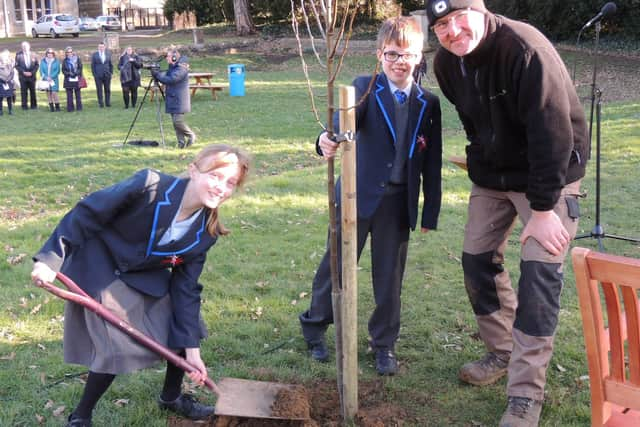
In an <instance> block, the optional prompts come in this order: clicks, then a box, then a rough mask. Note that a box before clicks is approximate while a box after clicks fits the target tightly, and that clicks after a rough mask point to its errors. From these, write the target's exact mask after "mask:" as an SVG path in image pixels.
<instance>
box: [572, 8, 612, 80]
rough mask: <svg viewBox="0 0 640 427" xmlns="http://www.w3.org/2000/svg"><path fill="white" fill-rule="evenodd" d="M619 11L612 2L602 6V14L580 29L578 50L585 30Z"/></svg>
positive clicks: (573, 78)
mask: <svg viewBox="0 0 640 427" xmlns="http://www.w3.org/2000/svg"><path fill="white" fill-rule="evenodd" d="M617 10H618V7H617V6H616V4H615V3H614V2H612V1H610V2H609V3H607V4H605V5H604V6H602V9H600V12H598V14H597V15H596V16H594V17H593V18H591V19H589V21H587V23H586V24H584V25H583V26H582V28H580V31H579V32H578V39H577V40H576V48H577V47H578V45H580V37H581V36H582V32H583V31H584V30H586V29H587V28H589V27H590V26H592V25H593V24H595V23H597V22H600V21H602V20H603V19H604V18H608V17H609V16H611V15H613V14H614V13H616V11H617ZM572 80H573V81H574V83H575V81H576V59H574V61H573V76H572Z"/></svg>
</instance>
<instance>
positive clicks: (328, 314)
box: [299, 190, 410, 351]
mask: <svg viewBox="0 0 640 427" xmlns="http://www.w3.org/2000/svg"><path fill="white" fill-rule="evenodd" d="M338 210H339V209H338ZM337 216H338V218H337V224H338V229H337V239H338V268H340V266H341V254H340V251H341V245H340V242H341V239H342V238H341V229H340V214H339V212H338V215H337ZM409 232H410V228H409V213H408V208H407V192H406V190H405V191H402V192H399V193H395V194H389V195H386V196H384V197H383V198H382V201H381V202H380V206H378V208H377V209H376V211H375V213H374V214H373V215H372V217H371V218H367V219H363V218H358V242H357V251H358V259H360V255H361V254H362V250H363V248H364V246H365V243H366V242H367V237H368V236H369V235H371V281H372V285H373V295H374V299H375V308H374V310H373V313H371V316H370V318H369V324H368V326H369V336H370V338H371V340H370V345H371V348H372V349H373V350H375V351H377V350H393V349H394V347H395V343H396V341H397V340H398V336H399V334H400V308H401V304H400V294H401V291H402V278H403V275H404V268H405V264H406V261H407V250H408V245H409ZM327 246H328V244H327ZM329 263H330V254H329V250H328V249H327V251H326V253H325V254H324V257H323V258H322V261H321V262H320V266H319V267H318V270H317V271H316V275H315V277H314V279H313V285H312V294H311V305H310V307H309V309H308V310H307V311H305V312H304V313H302V314H300V316H299V320H300V325H301V327H302V334H303V336H304V339H305V341H307V342H308V343H310V344H315V343H317V342H319V341H322V340H323V339H324V334H325V332H326V330H327V327H328V326H329V324H331V323H333V307H332V305H331V269H330V265H329Z"/></svg>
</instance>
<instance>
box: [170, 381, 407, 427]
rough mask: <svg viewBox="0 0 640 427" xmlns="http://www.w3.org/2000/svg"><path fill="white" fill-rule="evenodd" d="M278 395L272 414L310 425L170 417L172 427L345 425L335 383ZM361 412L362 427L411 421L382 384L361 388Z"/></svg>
mask: <svg viewBox="0 0 640 427" xmlns="http://www.w3.org/2000/svg"><path fill="white" fill-rule="evenodd" d="M284 393H285V394H282V395H280V394H279V395H277V396H276V399H275V401H274V404H273V405H272V414H273V415H274V416H281V417H287V416H291V417H300V416H301V415H302V416H304V415H303V414H309V415H310V418H309V419H308V420H306V421H295V420H273V419H257V418H242V417H217V418H215V419H212V420H205V421H191V420H186V419H183V418H178V417H175V416H171V417H169V420H168V423H167V426H169V427H192V426H198V427H320V426H322V427H337V426H339V425H341V421H342V419H341V416H340V398H339V396H338V392H337V389H336V383H335V381H319V382H316V383H313V384H311V385H309V386H308V387H307V388H305V387H303V386H297V387H295V388H293V389H292V390H287V391H286V392H284ZM358 403H359V410H358V413H357V414H356V417H355V419H354V424H355V425H356V426H358V427H395V426H398V427H399V426H402V425H403V424H404V423H405V422H406V421H408V420H409V419H410V418H411V415H410V414H408V413H407V411H406V410H405V409H403V408H401V407H399V406H397V405H394V404H392V403H390V402H388V401H387V399H386V396H385V387H384V385H383V384H382V381H381V380H376V381H371V382H360V384H358Z"/></svg>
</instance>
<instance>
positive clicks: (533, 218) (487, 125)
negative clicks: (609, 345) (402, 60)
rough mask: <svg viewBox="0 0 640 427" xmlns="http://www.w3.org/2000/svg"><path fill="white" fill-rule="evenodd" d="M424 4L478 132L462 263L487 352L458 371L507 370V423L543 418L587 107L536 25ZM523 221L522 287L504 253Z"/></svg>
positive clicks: (457, 96) (471, 136)
mask: <svg viewBox="0 0 640 427" xmlns="http://www.w3.org/2000/svg"><path fill="white" fill-rule="evenodd" d="M426 12H427V17H428V19H429V25H430V26H431V27H432V29H433V32H434V34H435V35H436V37H437V38H438V41H439V42H440V45H441V48H440V49H439V50H438V52H437V53H436V55H435V57H434V60H433V70H434V73H435V75H436V78H437V79H438V84H439V85H440V89H442V93H443V94H444V96H446V97H447V99H448V100H449V101H450V102H451V103H452V104H453V106H454V107H455V109H456V112H457V113H458V116H459V118H460V121H461V122H462V125H463V127H464V130H465V133H466V136H467V139H468V141H469V144H468V145H467V147H466V160H467V166H468V174H469V178H470V180H471V181H472V187H471V195H470V197H469V206H468V219H467V225H466V227H465V232H464V243H463V253H462V268H463V271H464V282H465V287H466V290H467V294H468V296H469V301H470V303H471V306H472V309H473V312H474V314H475V316H476V321H477V324H478V329H479V332H480V338H481V339H482V341H483V342H484V344H485V347H486V350H487V352H486V354H485V355H484V356H483V357H482V358H481V359H479V360H476V361H472V362H469V363H467V364H465V365H464V366H463V367H462V368H461V369H460V373H459V377H460V379H461V380H462V381H464V382H466V383H469V384H473V385H476V386H486V385H488V384H491V383H494V382H496V381H498V380H499V379H500V378H501V377H503V376H505V375H507V376H508V380H507V396H508V400H507V409H506V411H505V413H504V415H503V417H502V419H501V420H500V423H499V426H500V427H537V426H538V424H539V420H540V413H541V410H542V401H543V399H544V394H545V393H544V387H545V384H546V372H547V368H548V366H549V364H550V360H551V356H552V354H553V342H554V336H555V332H556V326H557V324H558V318H559V312H560V295H561V290H562V285H563V264H564V259H565V256H566V254H567V251H568V249H569V244H570V242H571V240H572V239H573V237H574V236H575V234H576V230H577V228H578V219H579V216H580V210H579V203H578V199H579V198H580V195H581V191H580V182H581V180H582V178H583V176H584V174H585V168H586V162H587V157H588V155H589V135H588V131H587V126H586V122H585V116H584V111H583V109H582V105H581V104H580V100H579V98H578V95H577V94H576V91H575V87H574V85H573V82H572V81H571V78H570V77H569V73H568V72H567V69H566V67H565V65H564V62H563V61H562V58H561V57H560V56H559V55H558V52H556V50H555V48H554V47H553V45H552V44H551V42H550V41H549V40H548V39H547V38H546V37H545V36H544V35H543V34H542V33H540V31H538V30H536V29H535V28H534V27H532V26H530V25H528V24H525V23H523V22H518V21H514V20H511V19H508V18H506V17H504V16H500V15H496V14H493V13H491V12H490V11H488V10H487V9H486V7H485V4H484V1H483V0H427V2H426ZM518 220H519V221H520V222H521V223H522V225H523V226H524V228H523V229H522V230H521V231H520V236H519V239H518V240H519V244H520V278H519V280H518V287H517V292H516V291H515V290H514V287H513V286H512V284H511V279H510V277H509V272H508V271H507V270H506V268H505V262H504V259H505V252H506V248H507V245H508V244H509V242H511V241H513V240H515V239H514V238H513V237H510V235H511V233H512V232H513V230H514V227H515V225H516V222H517V221H518Z"/></svg>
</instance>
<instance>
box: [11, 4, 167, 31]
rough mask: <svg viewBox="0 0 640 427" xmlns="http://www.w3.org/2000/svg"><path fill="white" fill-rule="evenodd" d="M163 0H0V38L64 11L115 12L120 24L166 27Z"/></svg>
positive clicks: (79, 12) (104, 13) (95, 14)
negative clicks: (119, 17)
mask: <svg viewBox="0 0 640 427" xmlns="http://www.w3.org/2000/svg"><path fill="white" fill-rule="evenodd" d="M163 4H164V0H0V37H15V36H20V35H29V34H31V26H32V24H33V22H35V21H36V20H37V19H38V18H39V17H41V16H42V15H46V14H50V13H67V14H70V15H74V16H93V17H95V16H98V15H107V14H110V15H118V16H121V17H125V19H124V20H123V21H124V22H123V27H126V28H134V27H136V26H138V27H141V26H142V27H145V26H148V27H158V26H166V25H167V23H166V20H165V19H164V17H163V16H162V5H163Z"/></svg>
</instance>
